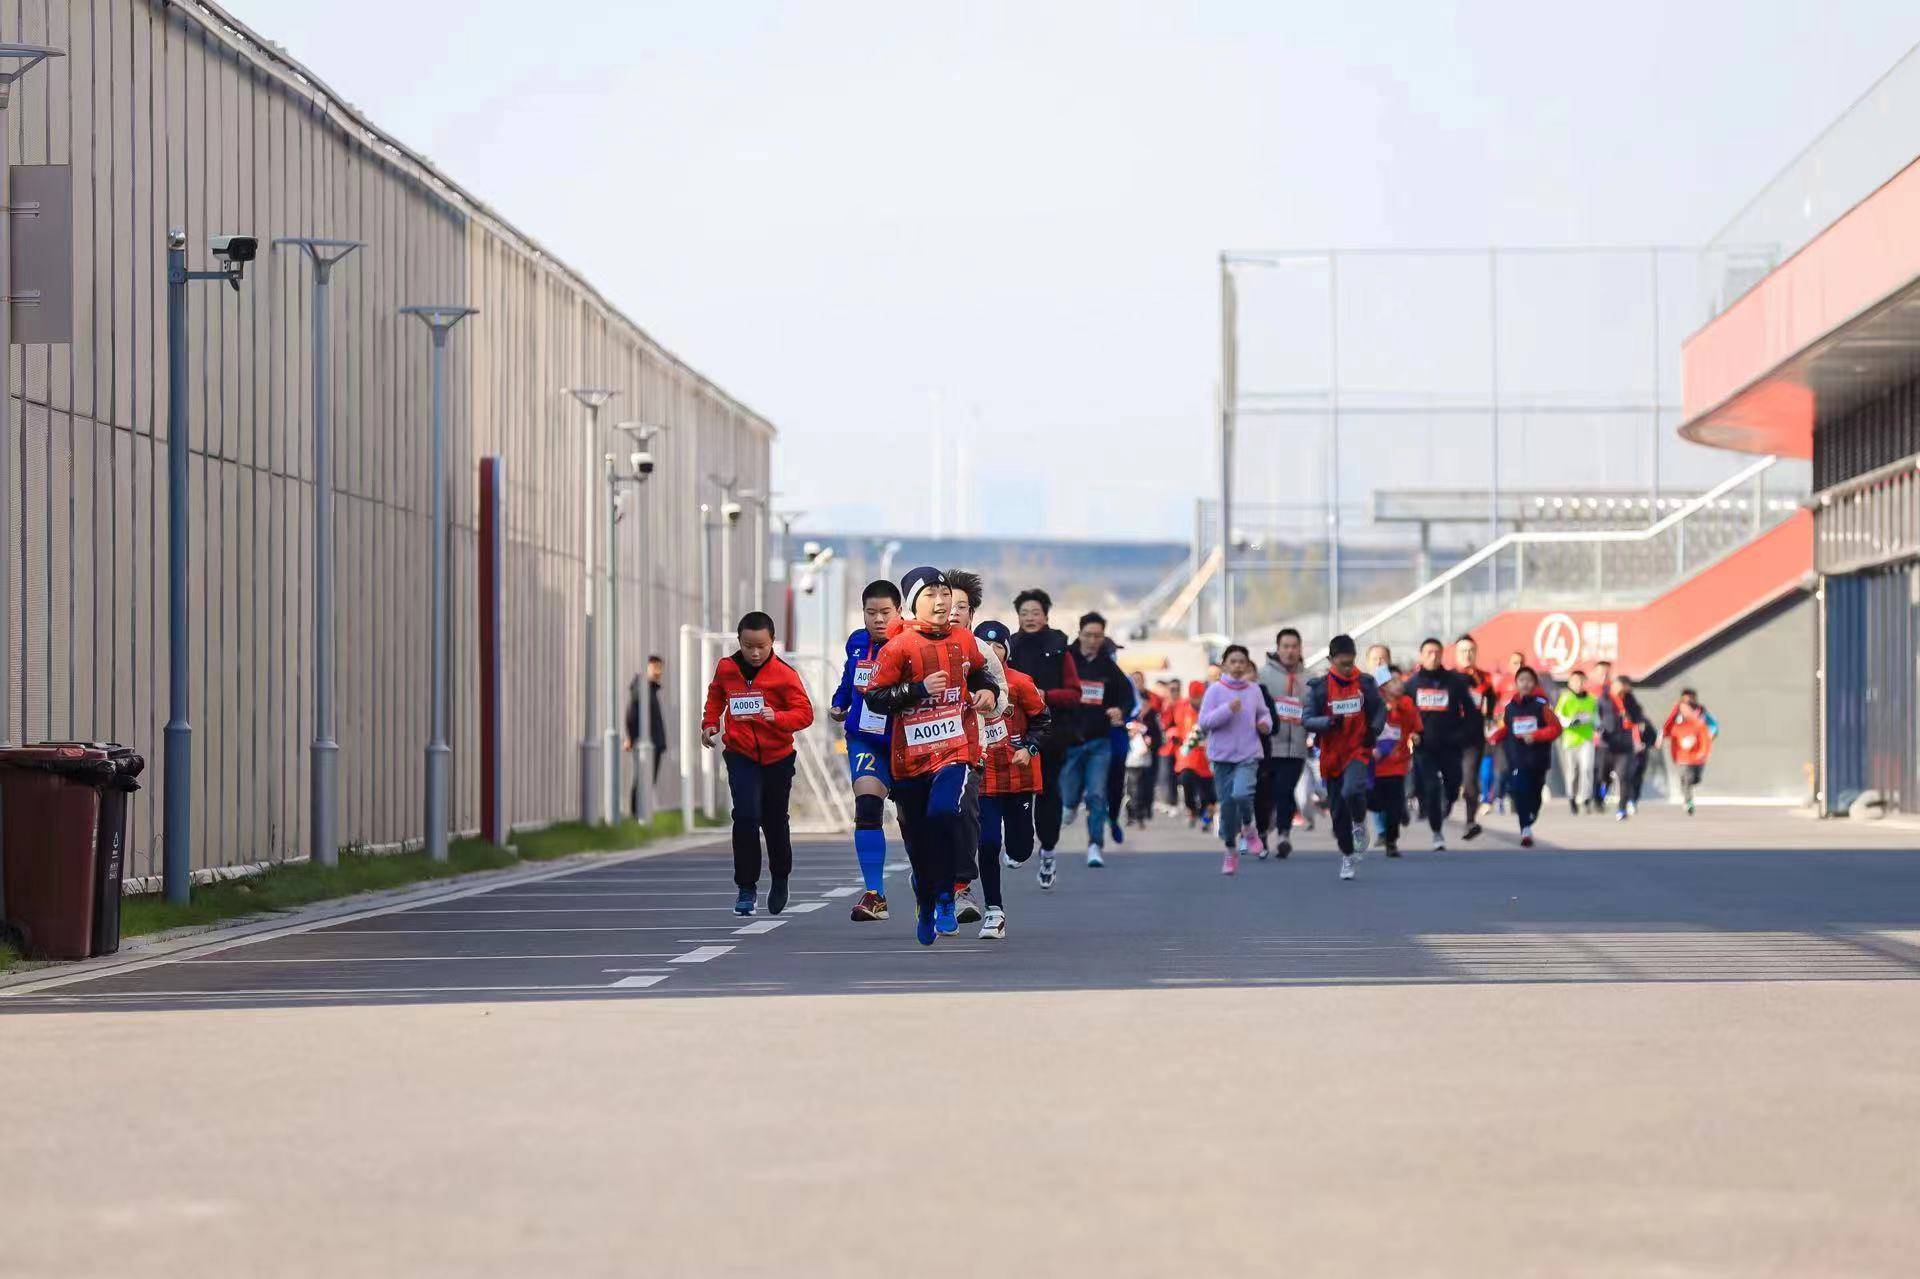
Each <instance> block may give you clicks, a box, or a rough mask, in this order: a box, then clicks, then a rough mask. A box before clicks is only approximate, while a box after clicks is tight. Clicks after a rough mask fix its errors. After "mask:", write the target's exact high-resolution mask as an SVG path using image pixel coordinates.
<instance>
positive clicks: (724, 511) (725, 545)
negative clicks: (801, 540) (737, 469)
mask: <svg viewBox="0 0 1920 1279" xmlns="http://www.w3.org/2000/svg"><path fill="white" fill-rule="evenodd" d="M707 478H708V479H710V480H712V481H713V483H714V485H715V486H716V487H718V488H719V490H720V497H721V502H720V620H719V624H718V625H716V626H715V627H714V629H715V630H717V631H724V630H726V629H727V628H729V627H731V626H732V625H733V623H734V612H733V530H734V527H735V526H736V525H738V524H739V523H740V509H741V508H740V503H739V501H738V499H737V498H736V496H735V488H734V485H735V479H734V477H733V476H728V477H727V478H726V479H724V480H723V479H721V478H720V477H719V476H718V475H709V476H708V477H707Z"/></svg>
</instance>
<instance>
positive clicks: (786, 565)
mask: <svg viewBox="0 0 1920 1279" xmlns="http://www.w3.org/2000/svg"><path fill="white" fill-rule="evenodd" d="M806 515H807V513H806V512H805V511H781V512H780V513H779V514H778V515H777V516H776V517H775V518H777V519H778V520H779V521H780V594H781V597H782V599H783V601H784V603H785V605H786V607H785V609H784V612H785V616H784V617H783V618H781V621H782V622H783V623H784V624H785V626H786V629H787V634H789V635H791V634H793V620H794V619H793V526H794V524H795V523H797V522H798V521H800V520H803V519H805V518H806Z"/></svg>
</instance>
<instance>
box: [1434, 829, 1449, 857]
mask: <svg viewBox="0 0 1920 1279" xmlns="http://www.w3.org/2000/svg"><path fill="white" fill-rule="evenodd" d="M1432 847H1433V851H1434V852H1436V853H1444V852H1446V851H1447V837H1446V836H1445V835H1442V834H1441V833H1440V832H1439V831H1435V832H1434V833H1433V845H1432Z"/></svg>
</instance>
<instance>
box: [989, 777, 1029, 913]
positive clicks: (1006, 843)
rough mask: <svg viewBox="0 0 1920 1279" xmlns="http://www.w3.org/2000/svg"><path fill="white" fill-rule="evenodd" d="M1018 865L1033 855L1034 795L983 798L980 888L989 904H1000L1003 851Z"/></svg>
mask: <svg viewBox="0 0 1920 1279" xmlns="http://www.w3.org/2000/svg"><path fill="white" fill-rule="evenodd" d="M1003 847H1004V848H1005V849H1006V850H1007V856H1009V857H1011V858H1012V859H1013V860H1014V861H1016V862H1024V861H1026V860H1027V858H1029V857H1031V856H1033V796H1031V795H982V796H981V797H980V887H981V889H982V890H983V891H984V892H985V893H986V895H987V905H989V906H998V905H1000V850H1001V849H1002V848H1003Z"/></svg>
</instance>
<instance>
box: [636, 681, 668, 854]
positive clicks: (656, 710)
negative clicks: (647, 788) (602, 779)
mask: <svg viewBox="0 0 1920 1279" xmlns="http://www.w3.org/2000/svg"><path fill="white" fill-rule="evenodd" d="M666 671H667V663H666V659H664V658H662V657H661V656H660V655H659V654H657V653H656V654H654V655H653V656H652V657H649V658H648V659H647V740H648V742H649V743H651V744H652V746H653V750H652V752H651V753H652V755H653V763H652V765H651V766H650V769H649V771H650V772H651V773H652V774H653V776H652V778H651V779H650V780H651V782H652V784H653V785H654V786H658V785H659V784H660V764H661V762H662V761H663V760H665V759H666V757H667V716H666V712H665V711H664V710H663V709H662V708H661V706H660V681H661V679H662V678H663V677H664V676H665V675H666ZM626 727H627V733H626V749H627V750H628V751H632V750H634V749H635V748H636V747H638V746H639V744H640V680H639V678H638V677H636V678H635V679H634V681H633V683H632V684H630V685H628V686H627V725H626ZM627 804H628V807H629V808H630V809H631V811H632V813H633V815H634V816H635V817H638V816H639V815H640V770H639V769H638V768H637V767H636V768H635V769H634V770H633V787H632V790H631V792H630V793H629V794H628V796H627Z"/></svg>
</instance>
